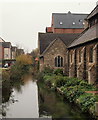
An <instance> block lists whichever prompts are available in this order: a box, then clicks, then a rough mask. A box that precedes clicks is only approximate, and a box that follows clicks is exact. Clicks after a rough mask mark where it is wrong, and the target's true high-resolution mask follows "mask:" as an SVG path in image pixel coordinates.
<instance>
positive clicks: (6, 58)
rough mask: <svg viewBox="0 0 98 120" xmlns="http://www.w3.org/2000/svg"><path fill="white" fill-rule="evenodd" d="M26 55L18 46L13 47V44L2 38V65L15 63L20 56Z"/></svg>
mask: <svg viewBox="0 0 98 120" xmlns="http://www.w3.org/2000/svg"><path fill="white" fill-rule="evenodd" d="M21 54H24V50H23V49H18V48H17V47H16V46H12V44H11V42H5V41H4V40H3V39H2V38H1V37H0V61H2V63H3V62H4V64H5V63H7V62H8V63H9V62H11V61H15V59H16V57H17V56H18V55H21Z"/></svg>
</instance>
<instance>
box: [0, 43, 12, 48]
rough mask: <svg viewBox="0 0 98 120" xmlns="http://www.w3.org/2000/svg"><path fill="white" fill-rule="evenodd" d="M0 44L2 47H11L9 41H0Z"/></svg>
mask: <svg viewBox="0 0 98 120" xmlns="http://www.w3.org/2000/svg"><path fill="white" fill-rule="evenodd" d="M2 46H3V47H4V48H10V47H11V43H10V42H2Z"/></svg>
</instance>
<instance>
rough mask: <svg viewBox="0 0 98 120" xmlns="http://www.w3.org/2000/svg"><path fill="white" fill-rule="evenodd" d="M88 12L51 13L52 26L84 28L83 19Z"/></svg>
mask: <svg viewBox="0 0 98 120" xmlns="http://www.w3.org/2000/svg"><path fill="white" fill-rule="evenodd" d="M87 15H88V14H72V13H71V12H68V13H53V14H52V17H53V27H54V28H84V25H83V21H84V19H85V18H86V17H87Z"/></svg>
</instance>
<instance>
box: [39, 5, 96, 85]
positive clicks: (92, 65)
mask: <svg viewBox="0 0 98 120" xmlns="http://www.w3.org/2000/svg"><path fill="white" fill-rule="evenodd" d="M85 20H86V26H87V25H88V26H87V27H86V28H85V29H84V31H83V32H82V33H39V38H38V46H39V53H40V70H42V69H43V68H44V67H45V66H49V67H51V68H53V69H58V68H62V69H63V70H64V72H65V74H66V75H68V76H69V77H78V78H79V79H85V80H88V82H89V83H91V84H93V83H94V82H95V81H97V82H98V33H97V32H98V5H97V6H96V7H95V8H94V10H93V11H92V12H91V13H90V14H89V15H88V16H87V17H86V19H85ZM74 23H75V22H74ZM75 24H76V23H75ZM78 29H79V28H78Z"/></svg>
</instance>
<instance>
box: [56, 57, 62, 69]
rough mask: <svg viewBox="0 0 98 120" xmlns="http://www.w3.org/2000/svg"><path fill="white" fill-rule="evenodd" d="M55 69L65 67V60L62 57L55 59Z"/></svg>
mask: <svg viewBox="0 0 98 120" xmlns="http://www.w3.org/2000/svg"><path fill="white" fill-rule="evenodd" d="M55 67H63V58H62V57H61V56H57V57H55Z"/></svg>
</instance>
